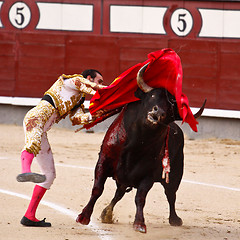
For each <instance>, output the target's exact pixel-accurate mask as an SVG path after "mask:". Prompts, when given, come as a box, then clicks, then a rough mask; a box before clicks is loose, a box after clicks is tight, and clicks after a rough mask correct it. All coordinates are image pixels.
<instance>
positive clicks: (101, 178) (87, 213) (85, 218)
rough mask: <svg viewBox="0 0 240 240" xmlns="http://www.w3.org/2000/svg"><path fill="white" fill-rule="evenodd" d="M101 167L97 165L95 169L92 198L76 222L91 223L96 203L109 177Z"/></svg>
mask: <svg viewBox="0 0 240 240" xmlns="http://www.w3.org/2000/svg"><path fill="white" fill-rule="evenodd" d="M99 169H100V170H99ZM99 169H98V168H97V167H96V169H95V180H94V185H93V188H92V195H91V198H90V200H89V202H88V204H87V205H86V206H85V208H84V209H83V210H82V213H81V214H79V215H78V217H77V219H76V222H79V223H81V224H84V225H87V224H89V222H90V218H91V215H92V212H93V208H94V205H95V203H96V201H97V199H98V198H99V197H100V196H101V195H102V192H103V189H104V184H105V182H106V179H107V175H106V174H104V172H103V171H102V169H101V167H100V168H99Z"/></svg>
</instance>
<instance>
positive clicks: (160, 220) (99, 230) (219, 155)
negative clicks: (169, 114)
mask: <svg viewBox="0 0 240 240" xmlns="http://www.w3.org/2000/svg"><path fill="white" fill-rule="evenodd" d="M0 136H1V138H0V161H1V167H0V168H1V174H0V206H1V207H0V208H1V217H0V232H1V236H0V239H8V240H10V239H12V240H16V239H22V240H30V239H34V240H43V239H44V240H75V239H78V240H79V239H81V240H91V239H94V240H95V239H101V240H123V239H136V240H142V239H146V240H149V239H151V240H162V239H164V240H165V239H169V240H170V239H171V240H193V239H194V240H203V239H207V240H212V239H218V240H239V239H240V148H239V146H240V142H239V141H233V140H227V139H226V140H220V139H206V140H187V139H186V141H185V172H184V178H183V181H182V183H181V185H180V188H179V190H178V192H177V202H176V209H177V213H178V215H179V216H180V217H181V218H182V219H183V226H181V227H171V226H170V225H169V224H168V214H169V213H168V203H167V200H166V197H165V195H164V193H163V188H162V186H161V185H160V184H155V185H154V187H153V188H152V189H151V191H150V192H149V194H148V197H147V202H146V206H145V209H144V212H145V222H146V225H147V230H148V232H147V234H141V233H138V232H135V231H134V230H133V228H132V224H133V220H134V215H135V204H134V197H135V193H136V191H135V190H134V191H132V192H130V193H128V194H126V195H125V197H124V198H123V199H122V201H120V202H119V203H118V204H117V206H116V208H115V212H114V213H115V214H114V217H115V223H114V224H111V225H110V224H103V223H101V221H100V220H99V216H100V214H101V211H102V209H103V208H104V207H105V206H106V205H107V204H108V203H109V201H110V200H111V198H112V197H113V193H114V191H115V183H114V181H113V180H112V179H108V181H107V183H106V185H105V190H104V193H103V195H102V196H101V198H100V199H99V200H98V201H97V203H96V205H95V209H94V212H93V216H92V221H91V224H90V225H89V226H83V225H81V224H79V223H76V222H75V219H76V217H77V215H78V213H80V212H81V210H82V208H83V207H84V206H85V204H86V203H87V202H88V200H89V197H90V193H91V188H92V184H93V172H94V171H93V169H94V166H95V163H96V161H97V158H98V152H99V149H100V145H101V142H102V139H103V137H104V134H103V133H83V132H78V133H74V131H71V130H64V129H57V128H53V129H52V130H50V131H49V141H50V144H51V146H52V150H53V153H54V157H55V163H56V170H57V178H56V180H55V182H54V184H53V186H52V188H51V189H50V190H49V191H47V193H46V195H45V196H44V198H43V200H44V201H42V202H41V203H42V204H41V205H40V206H39V208H38V211H37V217H38V218H39V219H42V218H44V217H46V218H47V221H50V222H51V223H52V227H51V228H28V227H23V226H22V225H21V224H20V223H19V221H20V219H21V218H22V216H23V214H24V213H25V210H26V208H27V206H28V203H29V198H30V196H31V194H32V189H33V187H34V185H33V184H32V183H18V182H17V181H16V179H15V178H16V175H17V174H18V173H19V172H20V151H21V149H22V147H23V143H24V135H23V129H22V127H19V126H13V125H0ZM33 170H35V171H38V165H37V164H36V162H35V161H34V163H33Z"/></svg>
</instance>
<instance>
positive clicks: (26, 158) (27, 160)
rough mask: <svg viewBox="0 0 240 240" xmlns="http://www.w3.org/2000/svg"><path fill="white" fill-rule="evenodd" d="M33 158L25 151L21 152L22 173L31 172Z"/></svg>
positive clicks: (32, 155)
mask: <svg viewBox="0 0 240 240" xmlns="http://www.w3.org/2000/svg"><path fill="white" fill-rule="evenodd" d="M33 158H34V154H33V153H29V152H27V151H26V150H24V151H22V154H21V162H22V173H27V172H31V164H32V161H33Z"/></svg>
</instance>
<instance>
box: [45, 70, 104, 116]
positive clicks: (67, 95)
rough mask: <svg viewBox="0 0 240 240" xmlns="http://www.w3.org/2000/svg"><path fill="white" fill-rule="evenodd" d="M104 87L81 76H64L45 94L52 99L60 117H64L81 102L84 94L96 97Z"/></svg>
mask: <svg viewBox="0 0 240 240" xmlns="http://www.w3.org/2000/svg"><path fill="white" fill-rule="evenodd" d="M103 87H104V86H103V85H98V84H96V83H94V82H91V81H89V80H88V79H86V78H84V77H83V76H82V75H80V74H74V75H65V74H63V75H62V76H60V77H59V78H58V80H57V81H56V82H55V83H54V84H53V85H52V87H51V88H50V89H49V90H47V91H46V92H45V94H48V95H50V96H51V97H52V99H53V101H54V104H55V106H56V108H57V110H58V112H59V115H60V117H62V116H63V115H65V114H67V113H69V111H70V110H71V109H72V108H73V107H74V106H75V105H76V104H77V103H78V102H79V100H80V99H81V97H82V94H84V93H86V94H90V95H94V94H95V92H96V90H97V89H99V88H103Z"/></svg>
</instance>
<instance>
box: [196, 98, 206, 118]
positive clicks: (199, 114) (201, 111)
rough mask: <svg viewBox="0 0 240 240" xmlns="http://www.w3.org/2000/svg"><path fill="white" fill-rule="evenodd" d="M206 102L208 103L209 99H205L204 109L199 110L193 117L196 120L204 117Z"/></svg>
mask: <svg viewBox="0 0 240 240" xmlns="http://www.w3.org/2000/svg"><path fill="white" fill-rule="evenodd" d="M206 102H207V99H205V101H204V103H203V105H202V107H201V108H200V109H199V110H198V112H197V113H195V114H194V115H193V116H194V117H195V119H197V118H199V117H200V116H201V115H202V113H203V110H204V108H205V104H206Z"/></svg>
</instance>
